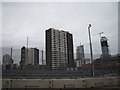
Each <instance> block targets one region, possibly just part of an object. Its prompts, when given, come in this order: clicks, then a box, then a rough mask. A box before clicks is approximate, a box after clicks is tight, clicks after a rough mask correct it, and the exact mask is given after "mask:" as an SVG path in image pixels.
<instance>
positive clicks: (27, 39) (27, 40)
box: [27, 36, 28, 48]
mask: <svg viewBox="0 0 120 90" xmlns="http://www.w3.org/2000/svg"><path fill="white" fill-rule="evenodd" d="M27 48H28V36H27Z"/></svg>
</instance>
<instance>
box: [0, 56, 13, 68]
mask: <svg viewBox="0 0 120 90" xmlns="http://www.w3.org/2000/svg"><path fill="white" fill-rule="evenodd" d="M13 63H14V61H13V59H12V57H11V56H10V55H9V54H5V55H3V68H2V69H4V70H5V69H12V65H13Z"/></svg>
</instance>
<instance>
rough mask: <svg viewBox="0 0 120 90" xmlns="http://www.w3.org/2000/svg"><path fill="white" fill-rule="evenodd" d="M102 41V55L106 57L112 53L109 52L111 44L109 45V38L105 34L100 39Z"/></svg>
mask: <svg viewBox="0 0 120 90" xmlns="http://www.w3.org/2000/svg"><path fill="white" fill-rule="evenodd" d="M100 42H101V49H102V57H103V58H106V57H109V56H110V54H109V48H108V47H109V45H108V39H107V38H106V37H105V36H103V37H101V39H100Z"/></svg>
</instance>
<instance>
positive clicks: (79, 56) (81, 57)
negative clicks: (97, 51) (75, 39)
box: [76, 45, 85, 67]
mask: <svg viewBox="0 0 120 90" xmlns="http://www.w3.org/2000/svg"><path fill="white" fill-rule="evenodd" d="M76 64H77V66H78V67H81V65H82V64H85V54H84V45H80V46H77V49H76Z"/></svg>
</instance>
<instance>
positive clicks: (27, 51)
mask: <svg viewBox="0 0 120 90" xmlns="http://www.w3.org/2000/svg"><path fill="white" fill-rule="evenodd" d="M27 61H28V36H27Z"/></svg>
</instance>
